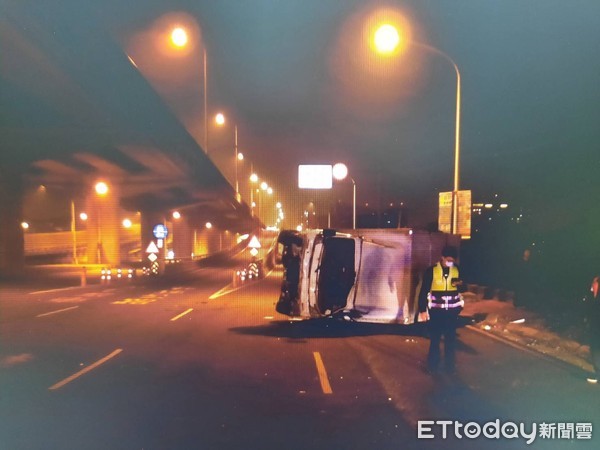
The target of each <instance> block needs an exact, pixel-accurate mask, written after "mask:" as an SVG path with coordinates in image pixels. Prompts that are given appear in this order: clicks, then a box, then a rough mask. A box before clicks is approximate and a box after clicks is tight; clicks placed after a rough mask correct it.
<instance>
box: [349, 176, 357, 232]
mask: <svg viewBox="0 0 600 450" xmlns="http://www.w3.org/2000/svg"><path fill="white" fill-rule="evenodd" d="M350 181H352V229H353V230H356V182H355V181H354V178H352V177H350Z"/></svg>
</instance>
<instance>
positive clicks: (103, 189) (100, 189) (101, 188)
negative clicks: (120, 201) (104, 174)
mask: <svg viewBox="0 0 600 450" xmlns="http://www.w3.org/2000/svg"><path fill="white" fill-rule="evenodd" d="M95 189H96V194H98V195H106V194H108V185H107V184H106V183H105V182H104V181H100V182H98V183H96V186H95Z"/></svg>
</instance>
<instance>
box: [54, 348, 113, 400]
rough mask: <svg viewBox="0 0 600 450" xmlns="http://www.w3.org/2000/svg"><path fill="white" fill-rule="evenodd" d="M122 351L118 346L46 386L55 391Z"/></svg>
mask: <svg viewBox="0 0 600 450" xmlns="http://www.w3.org/2000/svg"><path fill="white" fill-rule="evenodd" d="M122 351H123V349H122V348H118V349H116V350H115V351H113V352H112V353H111V354H109V355H106V356H105V357H104V358H102V359H100V360H98V361H96V362H95V363H94V364H92V365H89V366H87V367H86V368H85V369H82V370H80V371H79V372H77V373H74V374H73V375H71V376H70V377H67V378H65V379H64V380H62V381H59V382H58V383H56V384H53V385H52V386H50V387H49V388H48V390H49V391H55V390H57V389H60V388H61V387H63V386H64V385H66V384H69V383H70V382H71V381H73V380H76V379H77V378H79V377H81V376H82V375H85V374H86V373H88V372H91V371H92V370H94V369H95V368H96V367H98V366H101V365H102V364H104V363H105V362H106V361H108V360H110V359H112V358H114V357H115V356H117V355H118V354H119V353H121V352H122Z"/></svg>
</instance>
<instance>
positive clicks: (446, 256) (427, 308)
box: [419, 246, 464, 373]
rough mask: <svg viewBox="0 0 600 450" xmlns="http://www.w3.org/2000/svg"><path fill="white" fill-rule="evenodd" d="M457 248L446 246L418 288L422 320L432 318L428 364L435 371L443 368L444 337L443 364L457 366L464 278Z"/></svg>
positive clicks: (430, 319) (454, 367)
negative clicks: (457, 345) (441, 353)
mask: <svg viewBox="0 0 600 450" xmlns="http://www.w3.org/2000/svg"><path fill="white" fill-rule="evenodd" d="M457 257H458V250H457V248H456V247H452V246H446V247H444V248H443V249H442V257H441V259H440V260H439V261H438V262H437V264H435V265H434V266H432V267H429V268H428V269H427V270H426V271H425V273H424V274H423V280H422V283H421V290H420V291H419V321H425V320H428V319H429V339H430V341H429V355H428V356H427V368H428V371H429V372H431V373H436V372H437V371H438V370H439V368H440V359H441V358H440V343H441V340H442V336H443V337H444V363H445V364H444V368H445V370H446V371H447V372H448V373H454V372H455V370H456V364H455V362H456V359H455V350H456V326H457V323H458V315H459V314H460V312H461V311H462V308H463V306H464V301H463V299H462V296H461V295H460V292H459V290H460V291H462V290H463V289H462V281H461V279H460V271H459V268H458V267H457V266H456V260H457Z"/></svg>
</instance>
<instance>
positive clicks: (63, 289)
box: [29, 286, 81, 295]
mask: <svg viewBox="0 0 600 450" xmlns="http://www.w3.org/2000/svg"><path fill="white" fill-rule="evenodd" d="M80 288H81V286H70V287H64V288H58V289H48V290H46V291H34V292H29V295H34V294H48V293H50V292H61V291H72V290H73V289H80Z"/></svg>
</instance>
